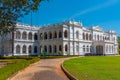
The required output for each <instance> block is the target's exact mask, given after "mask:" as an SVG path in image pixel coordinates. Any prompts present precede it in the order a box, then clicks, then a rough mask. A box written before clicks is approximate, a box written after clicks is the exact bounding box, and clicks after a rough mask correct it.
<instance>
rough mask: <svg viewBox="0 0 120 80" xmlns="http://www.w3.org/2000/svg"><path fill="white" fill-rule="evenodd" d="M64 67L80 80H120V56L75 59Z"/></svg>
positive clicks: (65, 63)
mask: <svg viewBox="0 0 120 80" xmlns="http://www.w3.org/2000/svg"><path fill="white" fill-rule="evenodd" d="M63 66H64V67H65V69H67V70H68V71H69V72H70V73H71V74H72V75H74V76H75V77H76V78H78V79H79V80H120V56H100V57H82V58H74V59H70V60H67V61H65V62H64V63H63Z"/></svg>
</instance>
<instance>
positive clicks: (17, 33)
mask: <svg viewBox="0 0 120 80" xmlns="http://www.w3.org/2000/svg"><path fill="white" fill-rule="evenodd" d="M20 38H21V33H20V31H16V39H20Z"/></svg>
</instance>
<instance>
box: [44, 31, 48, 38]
mask: <svg viewBox="0 0 120 80" xmlns="http://www.w3.org/2000/svg"><path fill="white" fill-rule="evenodd" d="M44 39H45V40H46V39H47V33H46V32H45V33H44Z"/></svg>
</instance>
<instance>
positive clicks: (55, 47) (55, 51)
mask: <svg viewBox="0 0 120 80" xmlns="http://www.w3.org/2000/svg"><path fill="white" fill-rule="evenodd" d="M54 53H57V46H56V45H54Z"/></svg>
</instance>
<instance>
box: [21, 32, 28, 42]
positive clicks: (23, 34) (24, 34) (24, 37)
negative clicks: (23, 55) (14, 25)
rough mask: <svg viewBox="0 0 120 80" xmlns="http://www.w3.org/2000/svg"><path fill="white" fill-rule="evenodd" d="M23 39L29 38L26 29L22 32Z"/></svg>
mask: <svg viewBox="0 0 120 80" xmlns="http://www.w3.org/2000/svg"><path fill="white" fill-rule="evenodd" d="M22 39H24V40H26V39H27V33H26V32H25V31H24V32H23V33H22Z"/></svg>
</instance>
